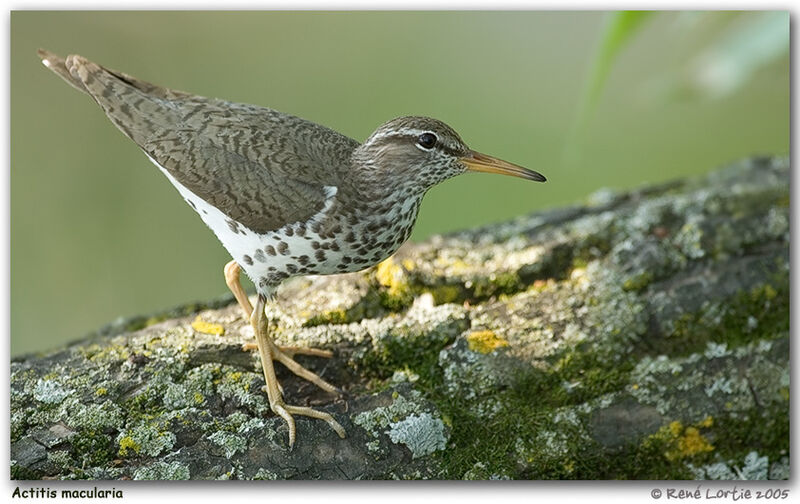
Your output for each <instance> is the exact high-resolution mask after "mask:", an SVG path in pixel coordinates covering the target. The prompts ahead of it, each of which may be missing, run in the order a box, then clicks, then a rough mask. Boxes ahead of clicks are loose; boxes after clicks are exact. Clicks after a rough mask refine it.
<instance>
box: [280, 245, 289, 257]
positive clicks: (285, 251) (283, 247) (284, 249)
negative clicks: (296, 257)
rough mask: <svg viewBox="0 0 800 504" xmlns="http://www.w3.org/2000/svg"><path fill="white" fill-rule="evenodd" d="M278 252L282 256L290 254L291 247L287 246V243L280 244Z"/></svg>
mask: <svg viewBox="0 0 800 504" xmlns="http://www.w3.org/2000/svg"><path fill="white" fill-rule="evenodd" d="M278 252H280V254H281V255H287V254H288V253H289V245H287V244H286V242H280V243H278Z"/></svg>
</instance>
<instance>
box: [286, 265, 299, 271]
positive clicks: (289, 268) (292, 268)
mask: <svg viewBox="0 0 800 504" xmlns="http://www.w3.org/2000/svg"><path fill="white" fill-rule="evenodd" d="M286 271H288V272H289V273H297V265H295V264H287V265H286Z"/></svg>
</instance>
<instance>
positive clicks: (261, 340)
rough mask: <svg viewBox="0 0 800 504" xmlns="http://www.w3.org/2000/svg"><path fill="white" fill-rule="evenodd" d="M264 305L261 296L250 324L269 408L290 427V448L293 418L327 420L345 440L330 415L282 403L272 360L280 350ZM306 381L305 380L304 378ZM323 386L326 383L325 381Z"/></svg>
mask: <svg viewBox="0 0 800 504" xmlns="http://www.w3.org/2000/svg"><path fill="white" fill-rule="evenodd" d="M265 304H266V298H265V297H264V296H262V295H259V296H258V300H257V301H256V308H255V311H253V312H252V314H251V316H250V323H251V324H252V326H253V330H254V331H255V333H256V342H257V343H258V352H259V354H260V355H261V366H262V368H263V369H264V380H265V381H266V386H265V387H264V388H265V389H266V392H267V397H268V398H269V406H270V408H271V409H272V411H274V412H275V413H276V414H277V415H279V416H280V417H281V418H283V419H284V420H285V421H286V424H287V425H288V427H289V448H291V447H293V446H294V441H295V436H296V428H295V423H294V418H293V417H292V415H293V414H295V415H303V416H308V417H311V418H317V419H320V420H325V421H326V422H328V425H330V426H331V428H332V429H333V430H334V431H336V434H338V435H339V437H341V438H344V437H345V431H344V428H342V426H341V425H339V422H337V421H336V420H335V419H334V418H333V417H332V416H331V415H330V414H328V413H325V412H322V411H317V410H314V409H312V408H308V407H305V406H290V405H288V404H286V403H285V402H284V401H283V394H281V391H280V389H279V385H278V378H277V377H276V376H275V366H273V364H272V360H273V359H276V358H278V356H277V355H276V353H275V350H277V347H276V346H275V344H274V343H273V342H272V339H271V338H270V337H269V324H267V316H266V314H265V313H264V306H265ZM290 360H291V359H290ZM281 362H283V360H281ZM292 362H294V361H292ZM295 364H296V363H295ZM298 366H299V365H298ZM290 369H291V368H290ZM300 369H302V370H303V371H305V372H306V373H310V374H311V375H313V376H315V377H316V378H318V379H319V380H321V381H323V380H322V379H321V378H319V377H318V376H316V375H314V374H313V373H311V372H310V371H308V370H306V369H304V368H302V366H300ZM292 371H293V372H295V373H296V374H299V373H297V371H296V370H294V369H292ZM300 376H303V375H300ZM303 377H304V378H305V376H303ZM323 383H326V382H324V381H323ZM329 386H330V385H329Z"/></svg>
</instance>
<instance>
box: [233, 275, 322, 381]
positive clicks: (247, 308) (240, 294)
mask: <svg viewBox="0 0 800 504" xmlns="http://www.w3.org/2000/svg"><path fill="white" fill-rule="evenodd" d="M224 271H225V283H226V284H228V288H229V289H230V290H231V292H233V297H235V298H236V301H238V302H239V306H241V307H242V311H243V312H244V317H245V318H246V319H248V320H249V319H250V314H251V313H253V305H251V304H250V300H249V299H248V298H247V293H245V291H244V287H242V283H241V282H240V281H239V273H240V271H241V267H240V266H239V263H237V262H236V261H230V262H229V263H228V264H226V265H225V269H224ZM278 348H279V349H280V351H281V352H282V353H284V354H288V355H289V356H290V357H291V356H293V355H313V356H315V357H325V358H328V359H329V358H331V357H333V352H331V351H329V350H320V349H318V348H303V347H278ZM256 349H258V345H257V344H256V343H245V344H243V345H242V350H256ZM292 362H294V361H292ZM287 367H288V366H287ZM290 369H291V368H290ZM322 388H323V389H324V388H325V387H322ZM326 390H327V389H326Z"/></svg>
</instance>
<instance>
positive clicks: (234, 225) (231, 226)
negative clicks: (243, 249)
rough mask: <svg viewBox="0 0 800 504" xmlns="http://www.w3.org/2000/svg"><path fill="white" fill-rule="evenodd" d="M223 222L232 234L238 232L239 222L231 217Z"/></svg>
mask: <svg viewBox="0 0 800 504" xmlns="http://www.w3.org/2000/svg"><path fill="white" fill-rule="evenodd" d="M225 224H227V225H228V229H230V230H231V231H232V232H233V233H234V234H239V224H238V223H237V222H236V221H234V220H231V219H227V220H226V221H225Z"/></svg>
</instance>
